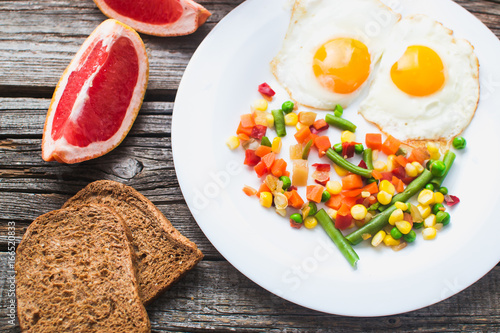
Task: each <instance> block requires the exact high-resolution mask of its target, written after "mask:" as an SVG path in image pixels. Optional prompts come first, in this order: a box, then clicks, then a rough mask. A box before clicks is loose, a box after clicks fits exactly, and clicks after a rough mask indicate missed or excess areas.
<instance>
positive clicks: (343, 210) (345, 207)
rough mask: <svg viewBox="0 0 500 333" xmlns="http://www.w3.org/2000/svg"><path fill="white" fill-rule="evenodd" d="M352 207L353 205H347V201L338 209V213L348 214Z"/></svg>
mask: <svg viewBox="0 0 500 333" xmlns="http://www.w3.org/2000/svg"><path fill="white" fill-rule="evenodd" d="M351 208H352V207H349V206H348V205H346V204H345V203H343V204H342V205H341V206H340V208H339V210H338V211H337V215H342V216H347V214H350V213H351Z"/></svg>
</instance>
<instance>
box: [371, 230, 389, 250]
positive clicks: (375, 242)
mask: <svg viewBox="0 0 500 333" xmlns="http://www.w3.org/2000/svg"><path fill="white" fill-rule="evenodd" d="M386 235H387V234H386V233H385V231H384V230H380V231H379V232H377V233H376V234H375V237H373V239H372V246H375V247H377V246H379V245H380V243H382V241H383V240H384V238H385V236H386Z"/></svg>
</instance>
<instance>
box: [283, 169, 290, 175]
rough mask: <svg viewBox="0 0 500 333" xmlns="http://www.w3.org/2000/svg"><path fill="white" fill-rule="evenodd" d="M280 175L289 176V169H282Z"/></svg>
mask: <svg viewBox="0 0 500 333" xmlns="http://www.w3.org/2000/svg"><path fill="white" fill-rule="evenodd" d="M282 176H287V177H290V171H287V170H285V171H283V174H282Z"/></svg>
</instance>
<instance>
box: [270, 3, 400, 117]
mask: <svg viewBox="0 0 500 333" xmlns="http://www.w3.org/2000/svg"><path fill="white" fill-rule="evenodd" d="M399 19H400V15H399V14H397V13H395V12H393V11H392V10H391V9H390V8H389V7H387V6H385V5H384V4H383V3H382V2H380V1H379V0H350V1H345V0H297V1H295V5H294V8H293V13H292V18H291V21H290V25H289V27H288V31H287V34H286V37H285V40H284V42H283V47H282V49H281V51H280V52H279V53H278V55H276V57H275V58H274V59H273V61H272V62H271V67H272V71H273V73H274V75H275V77H276V78H277V80H278V81H279V82H280V83H281V85H282V86H283V87H284V88H285V89H286V90H287V91H288V93H289V94H290V96H291V98H292V99H293V100H295V101H296V102H298V103H299V104H302V105H305V106H310V107H313V108H318V109H333V108H334V107H335V105H337V104H340V105H342V106H343V107H347V106H348V105H349V104H351V103H352V101H353V100H354V99H355V98H356V97H357V96H358V95H359V94H360V93H361V91H362V90H363V89H364V87H366V86H367V83H368V82H369V80H370V77H371V74H372V72H373V69H374V66H375V64H376V63H377V62H378V61H379V60H380V57H381V55H382V52H383V49H384V47H385V44H386V40H387V38H388V36H389V34H390V31H391V30H392V28H393V27H394V25H395V24H396V23H397V22H398V21H399Z"/></svg>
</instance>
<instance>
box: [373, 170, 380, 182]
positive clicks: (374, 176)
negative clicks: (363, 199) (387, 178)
mask: <svg viewBox="0 0 500 333" xmlns="http://www.w3.org/2000/svg"><path fill="white" fill-rule="evenodd" d="M372 176H373V178H375V179H376V180H381V179H382V172H380V171H377V170H373V171H372Z"/></svg>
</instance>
